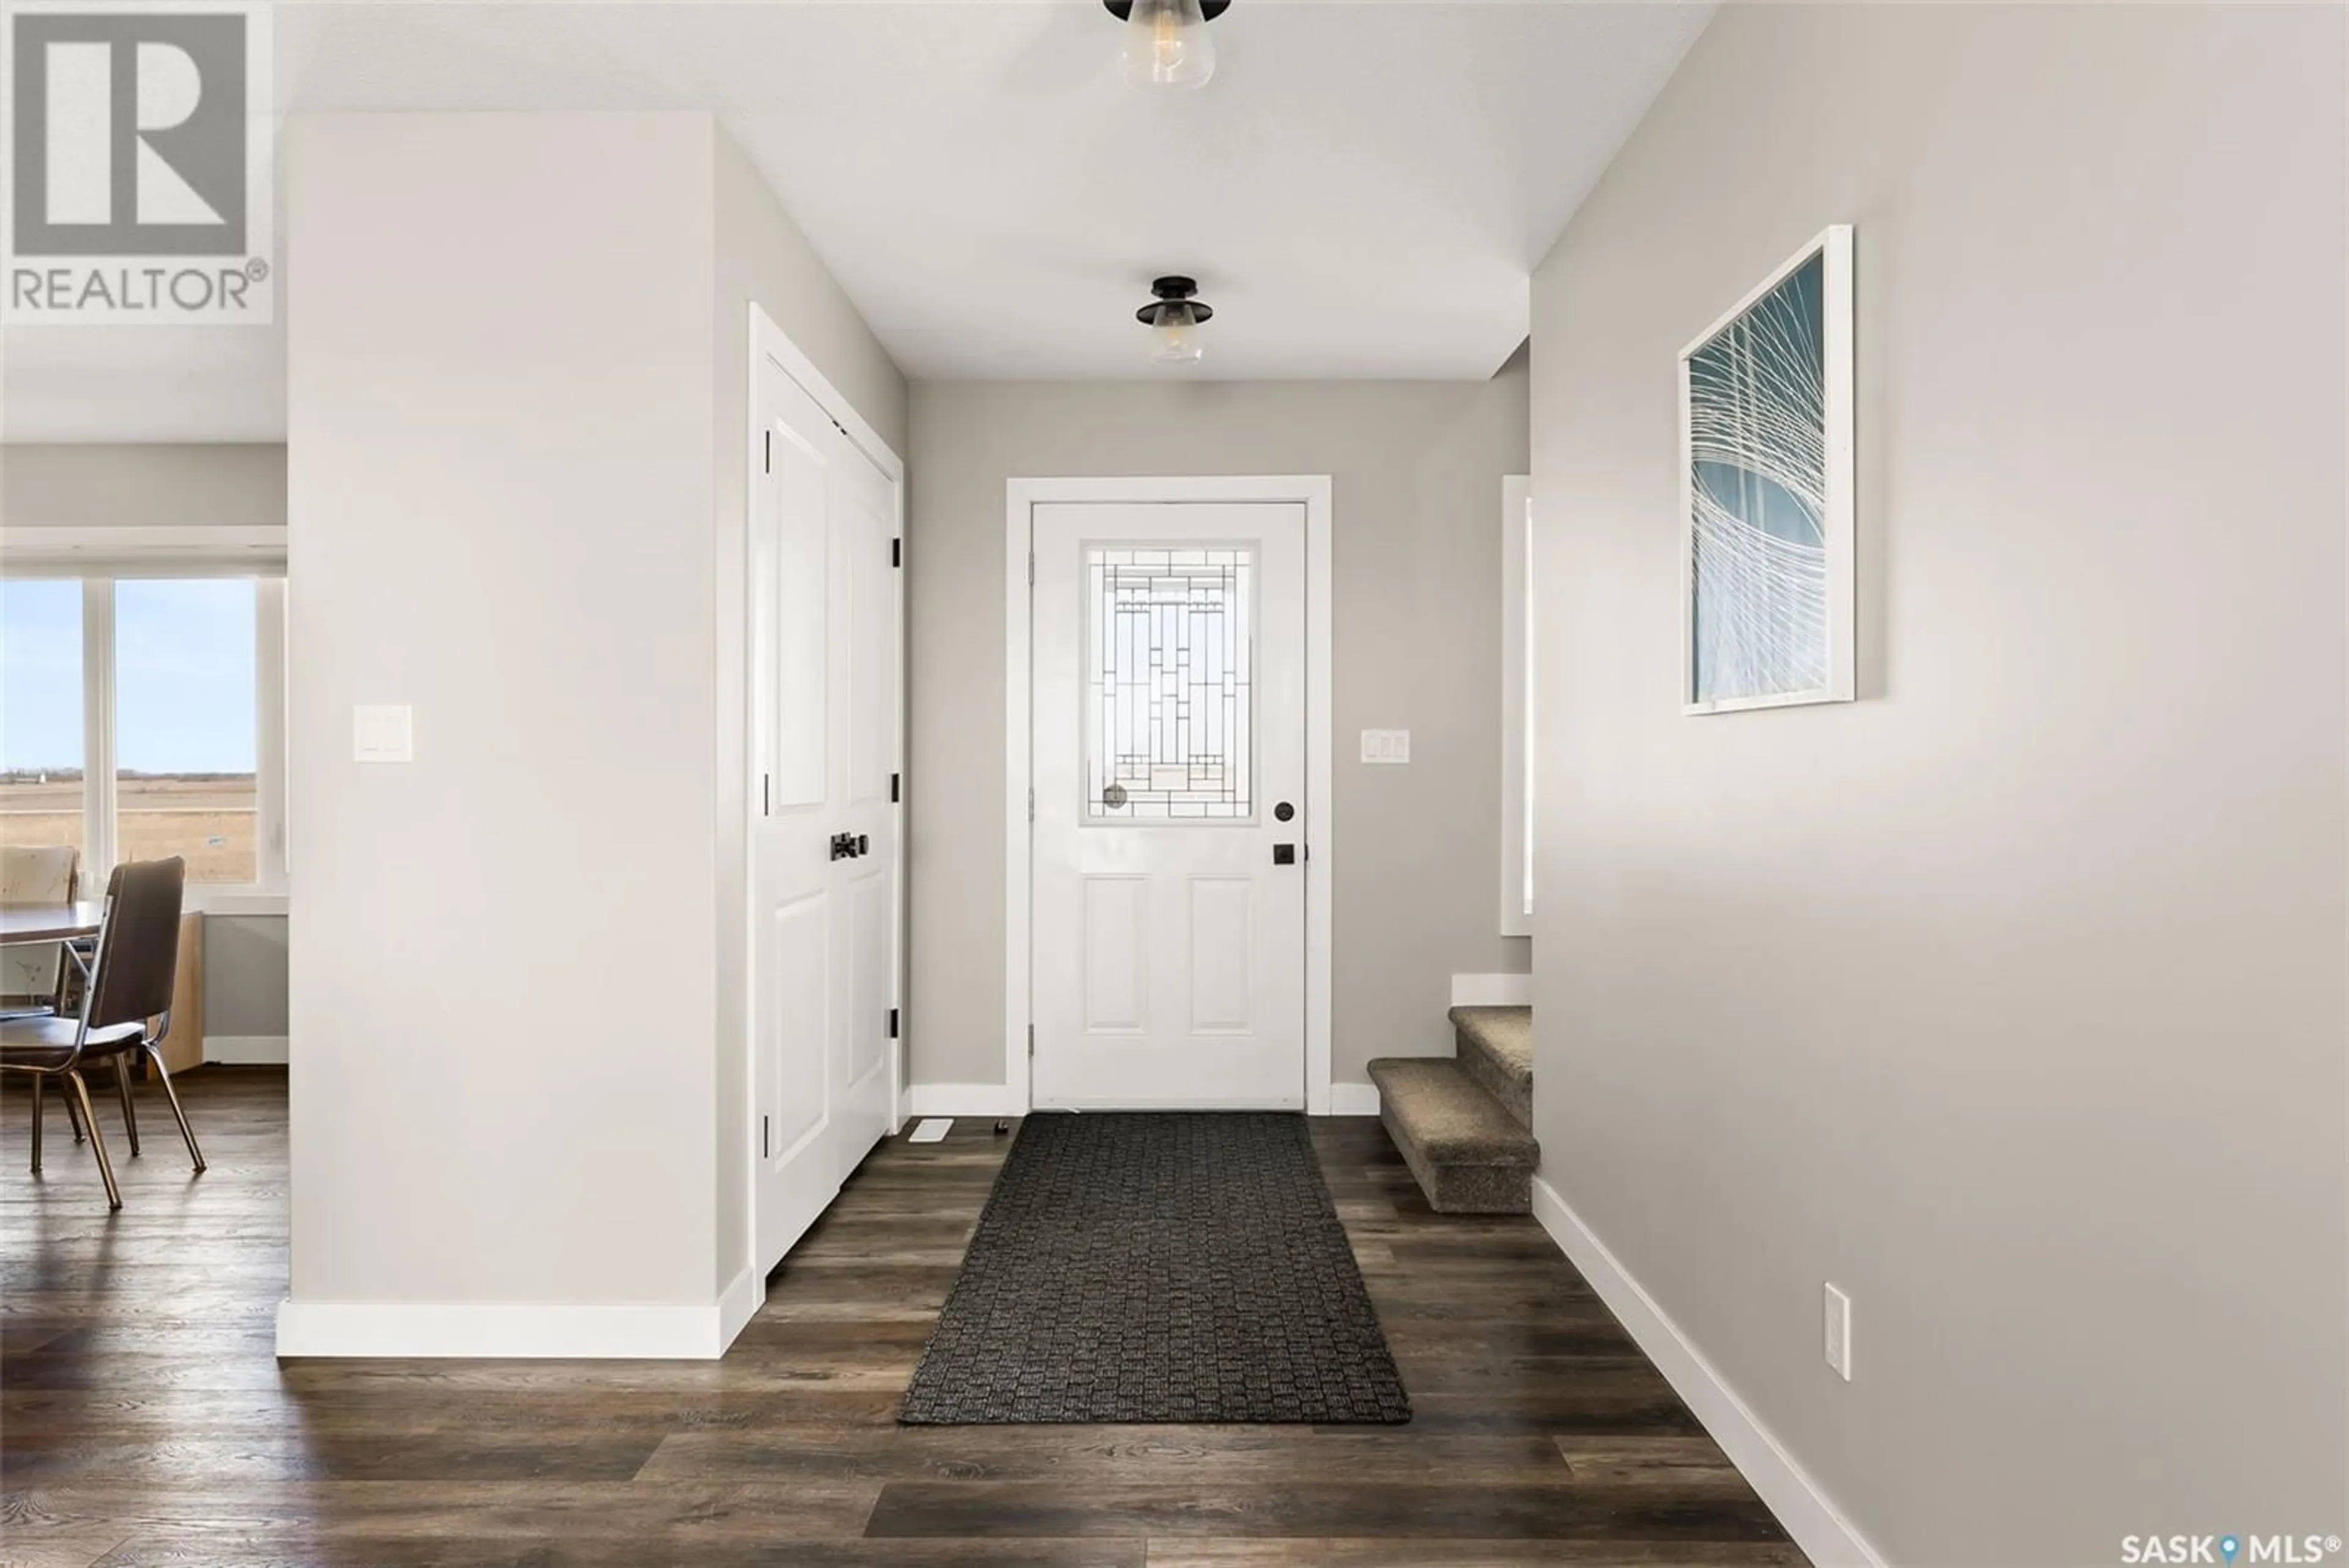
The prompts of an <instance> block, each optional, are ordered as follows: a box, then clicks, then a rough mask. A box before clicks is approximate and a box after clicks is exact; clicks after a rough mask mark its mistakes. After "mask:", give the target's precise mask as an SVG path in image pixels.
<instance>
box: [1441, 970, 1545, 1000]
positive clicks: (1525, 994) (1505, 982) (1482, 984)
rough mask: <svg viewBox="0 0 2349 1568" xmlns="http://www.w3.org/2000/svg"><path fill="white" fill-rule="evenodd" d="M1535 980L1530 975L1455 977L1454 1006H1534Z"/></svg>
mask: <svg viewBox="0 0 2349 1568" xmlns="http://www.w3.org/2000/svg"><path fill="white" fill-rule="evenodd" d="M1533 1004H1534V977H1533V976H1531V975H1529V974H1455V975H1454V976H1453V977H1452V1005H1453V1006H1454V1007H1531V1006H1532V1005H1533Z"/></svg>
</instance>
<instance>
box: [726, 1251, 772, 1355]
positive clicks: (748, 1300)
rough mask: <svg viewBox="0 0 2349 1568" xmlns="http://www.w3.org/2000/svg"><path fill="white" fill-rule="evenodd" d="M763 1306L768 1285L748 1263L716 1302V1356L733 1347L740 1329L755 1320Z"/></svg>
mask: <svg viewBox="0 0 2349 1568" xmlns="http://www.w3.org/2000/svg"><path fill="white" fill-rule="evenodd" d="M766 1302H767V1282H766V1281H765V1280H764V1279H762V1278H761V1277H760V1274H759V1272H758V1271H757V1270H756V1269H753V1268H752V1267H750V1264H748V1263H745V1264H743V1265H742V1272H740V1273H739V1274H737V1275H735V1276H734V1282H733V1283H731V1284H730V1285H728V1286H727V1287H726V1291H725V1293H724V1294H722V1295H720V1296H719V1298H718V1354H719V1355H725V1354H726V1347H727V1346H728V1345H732V1344H733V1343H734V1336H735V1335H736V1334H740V1333H741V1332H742V1325H743V1324H747V1323H749V1322H750V1319H751V1318H753V1317H754V1316H756V1315H757V1314H758V1311H759V1309H760V1308H761V1307H762V1306H764V1305H765V1304H766Z"/></svg>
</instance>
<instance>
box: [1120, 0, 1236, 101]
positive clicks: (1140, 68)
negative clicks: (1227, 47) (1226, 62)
mask: <svg viewBox="0 0 2349 1568" xmlns="http://www.w3.org/2000/svg"><path fill="white" fill-rule="evenodd" d="M1215 74H1216V44H1215V40H1214V39H1212V38H1210V37H1208V36H1207V19H1206V16H1202V15H1201V14H1200V11H1199V0H1133V11H1132V12H1131V13H1129V14H1128V16H1126V19H1125V79H1126V80H1127V81H1130V82H1132V83H1133V84H1134V85H1135V86H1137V87H1173V88H1195V87H1200V86H1203V85H1205V83H1206V79H1207V78H1209V77H1211V76H1213V75H1215Z"/></svg>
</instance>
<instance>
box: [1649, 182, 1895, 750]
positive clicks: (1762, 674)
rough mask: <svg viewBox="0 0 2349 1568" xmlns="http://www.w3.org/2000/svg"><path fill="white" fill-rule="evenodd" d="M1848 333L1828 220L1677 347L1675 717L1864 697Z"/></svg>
mask: <svg viewBox="0 0 2349 1568" xmlns="http://www.w3.org/2000/svg"><path fill="white" fill-rule="evenodd" d="M1814 264H1816V265H1814ZM1852 336H1853V333H1852V230H1851V226H1850V225H1849V224H1847V223H1837V224H1832V225H1830V226H1829V227H1827V228H1826V229H1825V230H1823V231H1822V232H1821V233H1820V234H1818V235H1817V236H1816V237H1815V238H1813V239H1812V240H1811V241H1809V242H1808V243H1807V244H1805V245H1804V246H1803V247H1802V249H1800V250H1798V251H1796V252H1795V254H1793V255H1791V256H1789V257H1787V258H1786V260H1785V263H1784V264H1782V265H1780V266H1778V267H1777V268H1776V269H1775V270H1774V271H1773V272H1772V273H1771V274H1770V275H1769V276H1767V277H1765V278H1764V279H1763V280H1762V281H1761V282H1760V283H1759V284H1757V285H1755V286H1754V288H1753V289H1752V290H1750V291H1749V292H1748V293H1747V294H1746V295H1745V296H1744V298H1742V299H1740V300H1739V301H1738V302H1737V303H1736V304H1735V305H1733V306H1731V307H1730V308H1729V309H1728V310H1726V311H1724V312H1723V314H1722V315H1721V316H1720V317H1718V318H1717V319H1715V320H1714V321H1713V324H1712V325H1711V326H1709V327H1706V328H1705V329H1704V330H1703V331H1702V332H1701V333H1699V334H1697V336H1696V337H1694V338H1692V340H1691V341H1690V343H1689V345H1688V347H1686V348H1682V350H1681V354H1680V365H1679V376H1680V451H1679V456H1680V501H1681V517H1680V530H1681V574H1680V596H1681V617H1682V624H1681V659H1682V670H1681V699H1682V712H1684V713H1690V714H1699V713H1726V712H1736V711H1743V710H1747V709H1754V708H1786V707H1794V706H1798V705H1801V704H1806V703H1813V702H1848V701H1852V700H1853V699H1854V698H1855V697H1856V696H1857V673H1856V672H1857V659H1856V658H1855V649H1854V624H1855V621H1856V620H1857V605H1856V603H1855V598H1854V587H1853V571H1852V547H1853V529H1854V521H1853V512H1854V504H1853V491H1854V485H1855V482H1856V476H1855V473H1854V464H1853V445H1852V401H1853V369H1852V367H1853V355H1852Z"/></svg>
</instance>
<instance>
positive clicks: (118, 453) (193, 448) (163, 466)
mask: <svg viewBox="0 0 2349 1568" xmlns="http://www.w3.org/2000/svg"><path fill="white" fill-rule="evenodd" d="M0 450H5V453H6V459H5V462H0V527H9V528H158V527H167V526H171V525H174V524H187V525H189V526H191V527H198V526H200V527H212V528H256V527H271V526H278V527H282V526H284V525H285V447H284V446H282V445H260V444H253V445H245V444H233V443H222V444H221V445H217V446H199V445H182V444H170V443H163V444H157V445H152V446H123V445H114V444H109V443H106V442H91V443H89V444H88V445H78V446H62V445H60V446H52V445H31V444H15V445H10V446H8V447H6V448H5V449H0Z"/></svg>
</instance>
